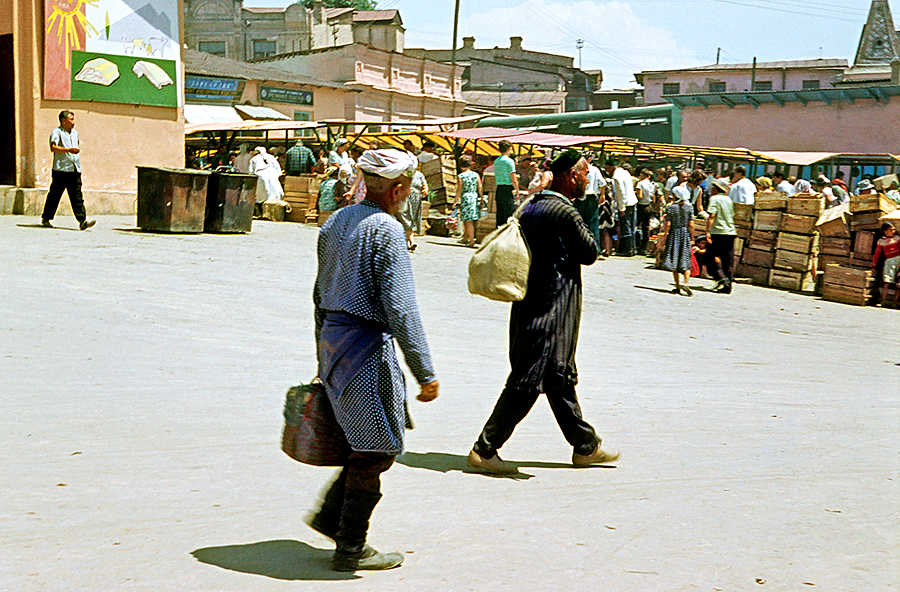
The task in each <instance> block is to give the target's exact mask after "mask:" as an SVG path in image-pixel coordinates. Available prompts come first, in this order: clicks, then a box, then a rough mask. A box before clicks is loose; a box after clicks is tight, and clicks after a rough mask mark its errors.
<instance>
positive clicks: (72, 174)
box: [41, 111, 96, 230]
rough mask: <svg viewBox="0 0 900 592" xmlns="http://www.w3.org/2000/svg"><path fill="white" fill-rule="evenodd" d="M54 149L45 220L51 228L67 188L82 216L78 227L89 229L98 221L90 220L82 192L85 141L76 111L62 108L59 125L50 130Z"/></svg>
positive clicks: (45, 206) (44, 213)
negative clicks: (82, 157)
mask: <svg viewBox="0 0 900 592" xmlns="http://www.w3.org/2000/svg"><path fill="white" fill-rule="evenodd" d="M50 152H51V153H53V169H52V170H51V173H50V178H51V181H50V190H49V191H48V192H47V200H46V201H45V202H44V212H43V213H42V214H41V224H43V225H44V226H46V227H47V228H50V227H52V226H53V225H52V224H51V223H50V221H51V220H53V217H54V216H55V215H56V208H57V207H59V200H60V198H62V194H63V191H65V192H66V193H68V194H69V202H70V203H71V204H72V213H73V214H74V215H75V219H76V220H78V227H79V228H80V229H81V230H87V229H88V228H90V227H91V226H93V225H94V224H95V223H96V221H95V220H88V219H87V213H86V212H85V209H84V198H83V196H82V194H81V156H80V154H81V145H80V144H79V142H78V131H77V130H76V129H75V114H74V113H72V112H71V111H60V113H59V127H57V128H54V129H53V131H52V132H51V133H50Z"/></svg>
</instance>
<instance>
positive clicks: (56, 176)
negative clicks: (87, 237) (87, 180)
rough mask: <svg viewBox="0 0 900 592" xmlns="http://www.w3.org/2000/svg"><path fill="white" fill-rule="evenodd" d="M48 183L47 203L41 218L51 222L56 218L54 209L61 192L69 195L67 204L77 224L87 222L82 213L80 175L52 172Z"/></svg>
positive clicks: (85, 215)
mask: <svg viewBox="0 0 900 592" xmlns="http://www.w3.org/2000/svg"><path fill="white" fill-rule="evenodd" d="M51 179H52V180H51V182H50V191H48V192H47V201H45V202H44V213H43V214H41V218H42V219H44V220H47V221H48V222H49V221H50V220H53V217H54V216H56V208H58V207H59V200H60V198H61V197H62V194H63V191H65V192H66V193H68V194H69V202H70V203H71V204H72V213H73V214H75V219H76V220H78V222H79V223H81V222H84V221H85V220H87V214H86V213H85V211H84V198H83V197H82V196H81V173H76V172H72V173H68V172H64V171H53V173H52V177H51Z"/></svg>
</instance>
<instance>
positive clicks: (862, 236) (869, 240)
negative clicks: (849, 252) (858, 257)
mask: <svg viewBox="0 0 900 592" xmlns="http://www.w3.org/2000/svg"><path fill="white" fill-rule="evenodd" d="M853 250H854V251H855V252H857V253H868V254H869V255H871V254H872V253H874V252H875V233H874V232H871V231H868V230H860V231H859V232H857V233H856V237H855V238H854V239H853Z"/></svg>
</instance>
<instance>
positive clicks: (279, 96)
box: [259, 86, 313, 105]
mask: <svg viewBox="0 0 900 592" xmlns="http://www.w3.org/2000/svg"><path fill="white" fill-rule="evenodd" d="M259 101H260V102H263V101H268V102H270V103H290V104H292V105H312V104H313V94H312V93H311V92H309V91H305V90H293V89H290V88H278V87H275V86H260V87H259Z"/></svg>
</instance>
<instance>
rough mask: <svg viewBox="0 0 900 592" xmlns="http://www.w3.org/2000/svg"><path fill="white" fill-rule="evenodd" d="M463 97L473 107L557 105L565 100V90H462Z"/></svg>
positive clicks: (504, 107)
mask: <svg viewBox="0 0 900 592" xmlns="http://www.w3.org/2000/svg"><path fill="white" fill-rule="evenodd" d="M462 95H463V99H465V101H466V103H468V104H469V105H472V106H475V107H493V108H501V109H507V108H508V109H525V108H528V107H558V106H559V105H560V104H561V103H563V102H565V100H566V93H565V92H555V91H515V92H496V91H488V90H464V91H463V93H462Z"/></svg>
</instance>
